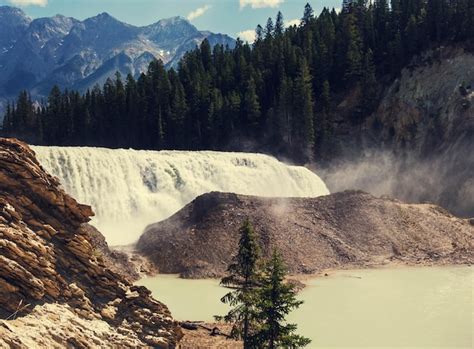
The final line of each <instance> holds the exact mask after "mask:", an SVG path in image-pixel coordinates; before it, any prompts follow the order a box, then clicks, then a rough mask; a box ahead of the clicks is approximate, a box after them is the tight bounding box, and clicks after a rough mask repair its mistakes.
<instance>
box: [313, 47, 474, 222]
mask: <svg viewBox="0 0 474 349" xmlns="http://www.w3.org/2000/svg"><path fill="white" fill-rule="evenodd" d="M466 46H467V45H466ZM356 92H357V91H354V93H353V94H351V95H350V96H349V97H347V98H345V99H344V101H343V102H342V103H341V104H340V105H339V107H338V109H337V115H339V117H340V118H341V120H350V119H351V117H350V113H353V112H354V110H357V109H358V108H359V109H360V105H359V104H358V103H359V102H360V101H359V99H358V98H357V95H358V93H356ZM359 94H360V91H359ZM341 120H339V121H340V122H341V123H338V124H337V125H336V126H335V132H336V136H335V139H336V140H337V141H336V143H335V144H330V145H327V149H326V152H327V153H328V154H332V153H331V152H332V151H333V150H334V149H339V152H340V154H339V155H338V156H339V157H338V158H337V156H335V157H336V158H337V159H334V158H333V159H332V162H331V164H330V165H329V166H328V168H327V169H326V173H325V174H324V175H323V177H324V180H325V182H326V184H327V185H328V187H329V189H330V190H331V192H335V191H342V190H346V189H361V190H364V191H368V192H370V193H373V194H374V195H377V196H380V195H390V196H394V197H397V198H399V199H401V200H403V201H409V202H423V201H431V202H434V203H437V204H439V205H441V206H443V207H445V208H447V209H449V210H450V211H451V212H453V213H454V214H456V215H461V216H464V217H470V216H474V181H473V176H472V173H473V172H474V152H473V151H472V149H474V54H473V52H472V50H471V51H469V50H468V49H467V48H464V47H461V46H446V47H439V48H437V49H434V50H430V51H427V52H425V53H423V54H422V55H419V56H417V57H415V58H414V59H413V61H412V62H411V64H410V65H409V66H407V67H406V68H405V69H403V70H402V72H401V74H400V76H398V77H397V78H396V79H394V81H393V82H392V83H391V84H390V85H388V86H387V87H386V88H385V89H382V93H381V101H380V103H379V105H378V107H377V108H376V110H375V112H374V113H373V114H372V115H371V116H370V117H368V118H367V119H366V120H364V121H363V122H362V123H361V124H358V125H347V123H343V121H341ZM337 121H338V120H336V122H337ZM319 173H321V171H320V172H319Z"/></svg>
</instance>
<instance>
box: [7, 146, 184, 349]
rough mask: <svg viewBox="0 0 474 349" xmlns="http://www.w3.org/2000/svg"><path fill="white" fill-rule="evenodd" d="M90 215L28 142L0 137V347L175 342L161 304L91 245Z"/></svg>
mask: <svg viewBox="0 0 474 349" xmlns="http://www.w3.org/2000/svg"><path fill="white" fill-rule="evenodd" d="M91 215H93V212H92V210H91V208H90V207H88V206H84V205H81V204H78V203H77V202H76V201H75V200H74V199H73V198H71V197H70V196H68V195H67V194H66V193H65V192H64V191H63V190H62V189H61V188H60V186H59V182H58V180H57V179H55V178H53V177H51V176H50V175H48V174H47V173H46V172H45V171H44V170H43V169H42V167H41V166H40V164H39V163H38V161H37V160H36V158H35V154H34V152H33V151H32V150H31V149H30V148H29V147H28V146H27V145H25V144H23V143H21V142H19V141H16V140H11V139H1V138H0V319H3V320H0V347H18V348H19V347H37V346H44V347H105V346H109V347H110V346H112V347H125V346H131V345H133V346H136V347H146V346H151V347H159V348H173V347H175V346H176V344H177V341H178V340H179V338H180V337H181V330H180V329H179V327H178V326H177V324H176V322H175V321H174V320H173V319H172V317H171V315H170V312H169V310H168V309H167V307H166V306H165V305H164V304H162V303H160V302H158V301H156V300H154V299H153V298H152V297H151V295H150V291H148V290H147V289H146V288H144V287H137V286H133V285H132V284H131V283H130V282H129V281H128V280H127V279H126V278H124V277H123V276H122V275H120V274H118V273H116V272H114V271H113V270H111V269H110V268H109V262H108V260H107V259H106V258H105V257H104V256H103V254H102V252H101V251H100V250H99V249H96V248H95V247H94V245H93V241H94V240H93V237H92V236H91V234H90V229H87V226H85V223H86V222H88V221H89V217H90V216H91ZM109 261H110V259H109ZM102 344H103V345H102Z"/></svg>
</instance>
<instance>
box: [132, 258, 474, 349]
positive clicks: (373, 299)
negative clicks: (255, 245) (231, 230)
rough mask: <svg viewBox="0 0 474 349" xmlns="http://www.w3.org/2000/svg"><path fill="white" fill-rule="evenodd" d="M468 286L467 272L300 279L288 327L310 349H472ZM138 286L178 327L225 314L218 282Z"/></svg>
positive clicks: (156, 281)
mask: <svg viewBox="0 0 474 349" xmlns="http://www.w3.org/2000/svg"><path fill="white" fill-rule="evenodd" d="M473 281H474V278H473V270H472V268H471V267H436V268H435V267H423V268H409V267H406V268H396V269H378V270H360V271H359V270H357V271H339V272H335V273H333V274H332V275H331V276H329V277H321V278H314V279H310V280H307V281H306V282H305V283H306V284H307V287H306V288H305V289H304V290H303V291H302V292H301V293H300V294H299V298H300V299H302V300H304V301H305V303H304V304H303V305H302V306H301V308H300V309H298V310H297V311H295V312H294V313H292V314H291V316H290V317H289V320H290V321H291V322H295V323H297V324H298V327H299V333H300V334H303V335H305V336H307V337H309V338H311V339H312V340H313V342H312V343H311V344H310V346H309V348H369V347H371V348H440V347H442V348H472V347H473V333H474V326H473V315H474V304H473ZM139 284H141V285H144V286H146V287H148V288H149V289H150V290H152V292H153V295H154V296H155V297H156V298H157V299H159V300H160V301H162V302H164V303H165V304H167V305H168V307H169V308H170V310H171V312H172V313H173V316H174V317H175V318H176V319H178V320H188V319H191V320H205V321H212V320H213V315H216V314H220V315H222V314H224V313H225V312H226V311H227V307H226V306H225V305H224V304H222V303H220V301H219V299H220V297H222V295H224V294H225V293H226V290H225V289H223V288H221V287H219V285H218V281H217V280H183V279H179V278H177V277H176V276H170V275H160V276H157V277H153V278H147V279H143V280H141V281H140V282H139Z"/></svg>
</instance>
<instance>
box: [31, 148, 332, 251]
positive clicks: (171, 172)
mask: <svg viewBox="0 0 474 349" xmlns="http://www.w3.org/2000/svg"><path fill="white" fill-rule="evenodd" d="M33 149H34V151H35V152H36V154H37V157H38V159H39V161H40V163H41V164H42V165H43V166H44V168H45V169H46V170H47V171H48V172H49V173H51V174H52V175H54V176H56V177H58V178H59V179H60V181H61V183H62V184H63V186H64V189H65V190H66V191H67V192H68V193H69V194H71V195H72V196H73V197H74V198H76V199H77V200H78V201H79V202H81V203H85V204H88V205H91V206H92V208H93V210H94V212H95V214H96V216H95V217H94V218H93V220H92V224H93V225H94V226H96V227H97V228H98V229H99V230H100V231H101V232H102V233H103V234H104V235H105V237H106V239H107V242H108V243H109V244H110V245H124V244H130V243H133V242H135V241H136V240H137V239H138V237H139V236H140V234H141V233H142V232H143V230H144V228H145V227H146V226H147V225H148V224H150V223H154V222H157V221H160V220H163V219H165V218H167V217H169V216H170V215H172V214H173V213H174V212H176V211H177V210H179V209H181V208H182V207H183V206H185V205H186V204H187V203H189V202H190V201H192V200H193V199H194V198H195V197H197V196H199V195H201V194H203V193H206V192H211V191H221V192H233V193H237V194H247V195H258V196H270V197H316V196H320V195H326V194H329V191H328V189H327V187H326V185H325V184H324V182H323V181H322V180H321V179H320V178H319V177H318V176H317V175H316V174H314V173H313V172H311V171H310V170H308V169H307V168H304V167H298V166H289V165H286V164H284V163H282V162H279V161H278V160H276V159H275V158H273V157H270V156H267V155H261V154H248V153H221V152H207V151H206V152H187V151H159V152H158V151H136V150H124V149H118V150H111V149H105V148H90V147H33Z"/></svg>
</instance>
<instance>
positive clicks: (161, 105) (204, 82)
mask: <svg viewBox="0 0 474 349" xmlns="http://www.w3.org/2000/svg"><path fill="white" fill-rule="evenodd" d="M473 37H474V1H473V0H392V1H391V2H390V3H388V1H387V0H375V1H373V2H371V3H368V2H367V0H356V1H352V2H349V3H348V4H346V5H345V6H344V8H343V9H342V11H341V12H340V13H337V12H336V11H335V10H334V9H333V10H329V9H326V8H325V9H323V11H322V13H321V14H320V15H319V16H315V15H314V13H313V10H312V8H311V6H310V5H309V4H308V5H306V7H305V8H304V14H303V17H302V20H301V24H300V25H299V26H292V27H289V28H287V29H285V28H284V21H283V15H282V14H281V13H278V15H277V17H276V19H275V20H273V19H271V18H269V19H268V22H267V23H266V25H265V26H264V27H262V26H260V25H259V26H258V27H257V29H256V40H255V42H254V43H253V44H247V43H243V42H242V41H240V40H238V41H237V44H236V47H235V48H234V49H230V48H228V47H223V46H219V45H218V46H215V47H213V48H212V47H211V46H210V45H209V42H207V41H204V42H203V43H202V44H201V45H200V47H198V48H196V49H195V50H194V51H191V52H188V53H187V54H186V55H185V57H184V58H183V59H182V60H181V62H180V63H179V66H178V68H177V69H176V70H175V69H170V70H167V69H165V66H164V65H163V63H162V62H160V61H153V62H152V63H151V64H150V65H149V68H148V71H147V72H146V73H144V74H141V75H140V76H139V77H138V79H135V78H134V77H133V76H131V75H129V76H127V77H125V78H123V77H121V76H120V75H119V74H117V75H116V78H115V79H108V80H107V81H106V83H105V84H104V86H103V87H99V86H96V87H95V88H93V89H92V90H88V91H87V92H85V94H83V95H81V94H80V93H79V92H76V91H68V90H64V91H61V90H60V89H59V88H58V87H54V88H53V89H52V91H51V93H50V95H49V97H48V98H47V101H44V102H43V103H42V104H40V105H38V104H37V103H33V102H32V101H31V99H30V97H29V95H28V93H27V92H22V93H21V94H20V95H19V97H18V100H17V101H16V102H15V103H11V104H9V105H8V107H7V112H6V115H5V118H4V124H3V130H2V133H3V134H4V135H7V136H15V137H18V138H21V139H24V140H26V141H28V142H31V143H34V144H46V145H91V146H105V147H126V148H128V147H132V148H136V149H186V150H201V149H214V150H229V149H233V150H242V149H243V145H246V144H248V145H252V146H253V147H254V148H253V149H259V150H266V151H269V152H271V153H280V154H286V155H287V156H290V157H292V158H293V159H295V160H297V161H306V160H308V159H310V158H313V157H315V156H316V157H317V156H318V149H319V144H321V143H322V142H324V141H326V140H328V139H330V138H331V137H332V135H333V133H334V123H333V122H332V118H333V110H334V104H335V101H336V100H337V98H339V97H338V96H341V95H343V94H344V93H347V92H348V91H350V90H351V89H353V88H354V87H356V86H358V87H360V88H361V91H363V92H362V97H361V101H360V108H357V110H356V111H355V112H354V113H353V115H352V116H351V120H350V122H352V123H355V124H357V123H360V122H362V121H363V120H364V118H365V117H367V116H368V115H369V114H370V113H371V112H373V109H374V108H375V107H376V105H377V103H378V98H379V97H380V96H379V95H380V91H381V87H383V84H386V83H387V82H390V81H391V80H393V78H394V77H396V76H397V74H399V72H400V70H401V68H402V67H404V66H405V65H406V64H407V63H408V62H409V61H410V59H411V58H412V57H413V55H415V54H417V53H419V52H421V51H423V50H425V49H427V48H430V47H434V46H439V45H442V44H445V43H453V42H461V41H465V40H469V39H472V38H473Z"/></svg>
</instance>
